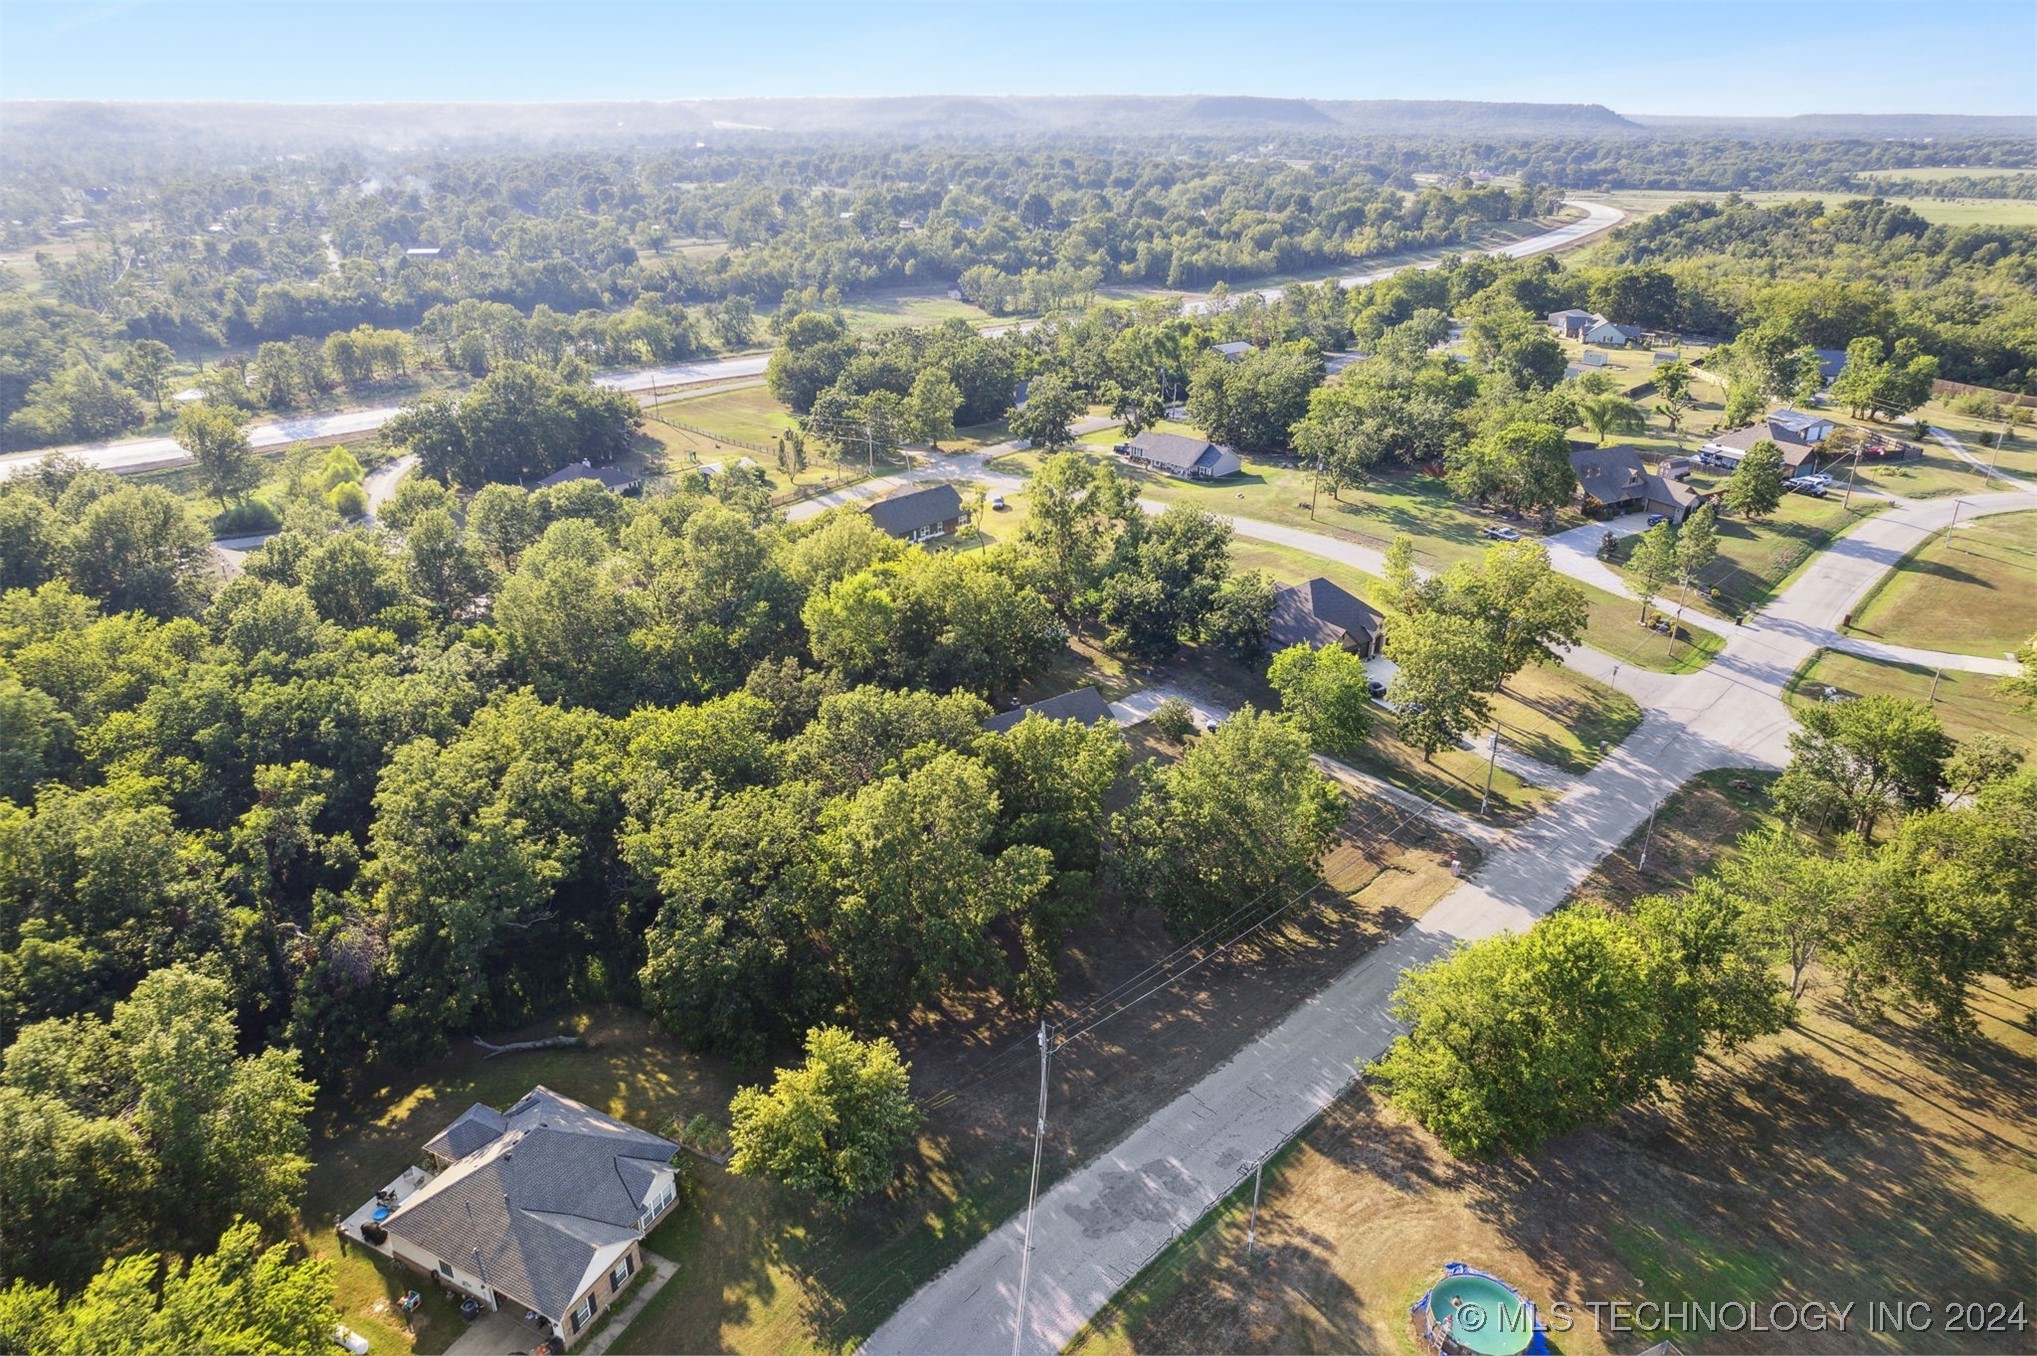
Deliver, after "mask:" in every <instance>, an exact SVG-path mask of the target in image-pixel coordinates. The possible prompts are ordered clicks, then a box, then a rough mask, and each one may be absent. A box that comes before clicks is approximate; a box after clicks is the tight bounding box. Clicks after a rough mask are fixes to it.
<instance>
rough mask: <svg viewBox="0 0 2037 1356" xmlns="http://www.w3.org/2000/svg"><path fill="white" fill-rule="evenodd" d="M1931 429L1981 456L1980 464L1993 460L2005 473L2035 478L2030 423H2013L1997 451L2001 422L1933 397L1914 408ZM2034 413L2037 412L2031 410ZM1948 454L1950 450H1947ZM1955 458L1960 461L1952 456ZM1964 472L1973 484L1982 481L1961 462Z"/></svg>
mask: <svg viewBox="0 0 2037 1356" xmlns="http://www.w3.org/2000/svg"><path fill="white" fill-rule="evenodd" d="M1917 413H1918V414H1919V415H1921V416H1923V419H1924V421H1925V422H1926V423H1927V424H1929V425H1930V426H1931V427H1932V428H1936V429H1942V430H1944V431H1945V432H1947V433H1949V434H1951V435H1952V436H1953V437H1955V438H1957V439H1959V441H1960V443H1961V444H1963V445H1964V446H1965V448H1966V450H1967V451H1968V452H1970V453H1972V454H1973V455H1974V456H1976V457H1978V458H1980V460H1981V461H1982V462H1983V463H1990V462H1991V463H1992V464H1993V465H1994V468H1995V469H1996V470H1997V471H2000V472H2002V473H2003V474H2004V475H2012V476H2025V477H2037V427H2032V426H2031V425H2029V424H2017V425H2012V426H2011V427H2010V429H2009V437H2008V441H2007V442H2006V443H2004V444H2003V445H2002V448H2001V450H2000V451H1999V452H1997V451H1996V450H1995V444H1994V440H1995V436H1996V434H1998V433H1999V432H2000V431H2001V427H2002V421H2001V420H1999V419H1993V418H1983V417H1981V416H1978V415H1972V414H1967V413H1965V412H1964V411H1960V410H1955V409H1953V408H1952V407H1951V406H1950V405H1948V404H1947V403H1946V402H1944V401H1942V400H1934V401H1932V402H1931V403H1930V404H1928V405H1926V406H1925V407H1924V408H1923V409H1921V410H1919V411H1917ZM2033 413H2037V411H2033ZM1945 455H1947V456H1950V455H1951V453H1950V452H1949V451H1947V452H1946V454H1945ZM1953 460H1954V461H1959V459H1958V458H1956V457H1954V458H1953ZM1959 464H1960V465H1961V466H1964V467H1965V468H1966V474H1967V475H1968V477H1969V478H1970V480H1971V483H1972V484H1973V485H1975V486H1976V487H1979V486H1981V485H1982V484H1983V480H1982V477H1981V474H1980V472H1979V471H1977V470H1975V469H1974V467H1972V466H1971V465H1968V464H1967V463H1966V462H1964V461H1959Z"/></svg>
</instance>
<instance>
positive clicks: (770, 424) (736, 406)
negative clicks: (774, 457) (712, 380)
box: [645, 382, 794, 443]
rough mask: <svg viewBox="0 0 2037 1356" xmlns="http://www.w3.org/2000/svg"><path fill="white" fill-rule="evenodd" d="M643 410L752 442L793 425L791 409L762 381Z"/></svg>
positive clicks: (774, 435)
mask: <svg viewBox="0 0 2037 1356" xmlns="http://www.w3.org/2000/svg"><path fill="white" fill-rule="evenodd" d="M645 413H646V414H647V415H649V416H651V417H653V418H664V419H673V420H677V421H678V422H680V423H684V424H697V425H699V426H700V427H702V428H704V429H708V430H710V431H712V432H714V433H720V434H723V435H725V436H727V437H730V438H740V439H742V440H743V441H744V442H752V443H770V442H775V441H777V438H778V435H779V434H781V433H784V432H786V431H788V430H789V429H791V428H793V427H794V420H793V417H792V411H790V410H788V409H786V408H785V406H783V405H781V404H779V403H778V400H777V397H775V396H773V395H772V394H771V392H770V390H769V389H768V388H767V387H765V386H764V384H763V383H762V382H759V383H758V384H756V385H755V386H739V387H734V388H732V389H723V390H718V391H710V392H708V393H706V394H704V395H696V396H684V397H680V398H678V399H674V400H667V401H664V402H662V403H661V404H659V405H658V406H657V407H656V408H655V409H650V410H647V411H645Z"/></svg>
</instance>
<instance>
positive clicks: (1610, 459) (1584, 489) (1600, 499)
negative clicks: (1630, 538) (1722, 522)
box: [1570, 443, 1708, 524]
mask: <svg viewBox="0 0 2037 1356" xmlns="http://www.w3.org/2000/svg"><path fill="white" fill-rule="evenodd" d="M1570 469H1571V470H1572V471H1573V472H1575V473H1576V475H1577V500H1578V505H1579V507H1581V508H1582V509H1583V510H1584V511H1585V512H1586V513H1587V514H1591V515H1594V516H1599V517H1607V518H1617V517H1619V516H1620V515H1622V514H1626V513H1640V512H1644V511H1645V512H1648V513H1661V514H1665V515H1667V516H1668V518H1669V521H1671V522H1672V523H1679V524H1680V523H1682V522H1683V520H1684V519H1685V518H1687V517H1689V516H1690V514H1691V512H1692V510H1694V509H1696V508H1697V506H1698V505H1700V504H1702V503H1704V502H1705V500H1706V498H1707V497H1708V496H1706V495H1705V494H1704V493H1703V492H1702V491H1700V490H1697V489H1695V488H1693V487H1692V486H1689V485H1686V484H1684V483H1683V482H1682V481H1681V480H1675V479H1671V478H1669V477H1666V476H1660V475H1656V474H1655V473H1654V472H1652V471H1650V470H1648V469H1647V468H1646V467H1645V466H1643V465H1642V464H1641V453H1640V452H1639V451H1638V450H1637V449H1636V448H1634V447H1633V446H1631V445H1630V444H1627V443H1616V444H1615V445H1613V446H1612V447H1574V448H1572V449H1571V451H1570Z"/></svg>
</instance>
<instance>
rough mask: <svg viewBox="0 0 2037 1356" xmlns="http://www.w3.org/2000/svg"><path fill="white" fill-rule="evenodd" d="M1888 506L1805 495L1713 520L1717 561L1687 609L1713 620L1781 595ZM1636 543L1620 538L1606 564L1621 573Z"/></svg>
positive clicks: (1670, 595) (1703, 483) (1673, 596)
mask: <svg viewBox="0 0 2037 1356" xmlns="http://www.w3.org/2000/svg"><path fill="white" fill-rule="evenodd" d="M1691 480H1692V483H1693V484H1696V485H1698V486H1699V487H1700V488H1713V487H1716V486H1717V485H1719V484H1722V483H1723V481H1712V480H1707V479H1704V478H1701V477H1698V476H1693V477H1691ZM1887 507H1888V505H1887V504H1886V503H1885V502H1883V501H1882V500H1879V499H1870V498H1868V497H1866V496H1864V495H1858V494H1856V495H1855V496H1853V503H1852V504H1851V505H1850V506H1842V504H1841V497H1840V496H1838V495H1832V496H1829V497H1827V498H1824V499H1814V498H1812V497H1811V496H1809V495H1807V494H1785V495H1784V496H1783V497H1782V502H1781V504H1780V505H1778V506H1777V508H1776V511H1775V512H1774V513H1772V514H1770V515H1769V516H1767V517H1766V518H1761V519H1752V518H1744V517H1740V516H1739V515H1737V514H1734V515H1724V516H1721V517H1719V518H1718V520H1717V521H1718V536H1719V555H1718V559H1716V560H1714V561H1713V562H1712V564H1711V565H1710V566H1708V567H1707V568H1706V569H1705V570H1704V571H1703V572H1702V573H1701V574H1700V575H1699V576H1698V579H1697V583H1696V586H1694V587H1693V588H1692V589H1691V590H1690V593H1689V599H1688V606H1689V607H1692V608H1696V609H1699V610H1702V611H1705V612H1709V613H1711V614H1712V615H1713V616H1718V617H1733V616H1738V615H1741V614H1743V613H1745V612H1747V611H1750V610H1752V609H1753V608H1756V607H1759V606H1760V605H1761V604H1762V603H1765V602H1767V601H1768V600H1769V599H1770V598H1772V597H1774V596H1775V594H1776V593H1778V592H1780V591H1781V589H1782V587H1783V586H1784V585H1785V584H1787V583H1788V582H1789V580H1790V577H1791V576H1792V575H1794V574H1795V573H1796V572H1797V571H1798V570H1799V569H1801V568H1802V567H1803V565H1804V564H1805V562H1807V561H1808V560H1809V559H1810V558H1811V557H1812V556H1813V555H1814V554H1816V553H1817V552H1818V551H1821V550H1823V549H1824V548H1825V547H1826V546H1828V545H1830V544H1831V543H1832V541H1833V540H1834V539H1835V538H1838V537H1842V536H1844V535H1845V534H1846V533H1848V532H1851V531H1852V530H1853V529H1854V528H1855V527H1857V526H1859V524H1860V523H1862V522H1863V521H1865V520H1866V519H1868V518H1871V517H1873V516H1874V515H1875V514H1877V513H1880V512H1881V511H1882V510H1884V509H1885V508H1887ZM1639 541H1640V538H1639V537H1637V536H1627V537H1623V538H1621V539H1620V544H1619V546H1618V547H1616V548H1615V549H1614V552H1613V556H1612V559H1611V562H1610V563H1611V564H1612V565H1613V566H1614V567H1615V568H1616V569H1619V570H1620V572H1621V573H1622V574H1625V573H1626V564H1627V561H1628V560H1629V559H1630V558H1631V557H1632V556H1633V553H1634V548H1635V546H1636V545H1638V544H1639ZM1712 589H1717V590H1718V591H1719V596H1718V597H1717V598H1713V597H1712V596H1711V595H1710V590H1712ZM1682 596H1683V595H1682V594H1681V592H1680V591H1679V590H1678V589H1677V588H1676V587H1675V586H1670V587H1669V589H1668V591H1667V592H1666V593H1664V594H1663V595H1662V596H1661V597H1660V598H1659V599H1658V600H1657V601H1658V603H1659V604H1661V605H1663V606H1665V607H1668V608H1670V609H1672V610H1673V609H1674V608H1675V606H1676V604H1677V602H1678V600H1679V598H1681V597H1682Z"/></svg>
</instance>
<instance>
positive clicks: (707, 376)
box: [0, 198, 1622, 479]
mask: <svg viewBox="0 0 2037 1356" xmlns="http://www.w3.org/2000/svg"><path fill="white" fill-rule="evenodd" d="M1564 201H1565V203H1567V204H1568V205H1569V206H1572V207H1577V208H1582V209H1583V211H1584V213H1585V215H1584V217H1583V218H1582V219H1581V220H1578V221H1572V222H1568V223H1566V224H1564V225H1562V226H1558V227H1556V228H1555V229H1553V230H1548V231H1544V232H1542V233H1541V234H1540V235H1534V236H1529V237H1528V238H1527V239H1525V240H1516V241H1515V242H1514V243H1513V244H1511V245H1502V246H1501V247H1500V248H1498V249H1496V250H1492V251H1490V252H1491V253H1493V254H1496V255H1504V256H1506V257H1507V258H1510V259H1522V258H1526V257H1528V256H1529V255H1534V254H1546V253H1547V252H1549V251H1550V250H1559V249H1563V248H1565V247H1566V246H1569V245H1574V244H1576V243H1577V242H1578V241H1580V240H1584V239H1587V238H1589V237H1591V236H1594V235H1597V234H1598V233H1599V232H1601V231H1605V230H1608V229H1610V228H1611V227H1613V226H1617V225H1618V224H1619V223H1620V221H1621V219H1622V213H1620V212H1619V211H1618V210H1616V209H1614V208H1611V207H1607V206H1606V205H1605V204H1603V203H1595V202H1584V201H1580V200H1573V199H1568V198H1566V199H1564ZM1440 263H1441V261H1440V260H1437V261H1434V262H1431V263H1426V264H1404V265H1402V266H1401V267H1399V268H1388V269H1381V270H1379V271H1378V272H1376V273H1358V274H1353V275H1352V276H1350V277H1348V278H1341V279H1339V280H1338V281H1339V282H1341V283H1342V284H1343V285H1344V286H1346V287H1356V286H1360V285H1362V284H1365V283H1372V282H1378V281H1379V280H1380V279H1381V278H1388V277H1391V276H1393V275H1394V274H1395V273H1399V272H1402V271H1404V270H1405V269H1409V268H1423V269H1429V268H1436V267H1438V266H1439V265H1440ZM1283 290H1284V289H1282V288H1278V287H1269V288H1265V289H1262V290H1261V291H1260V295H1261V296H1263V297H1266V298H1268V299H1269V300H1270V299H1273V298H1277V297H1279V296H1280V295H1281V293H1282V291H1283ZM1208 305H1209V303H1208V302H1207V301H1190V302H1186V303H1184V309H1186V310H1189V311H1200V310H1204V309H1207V307H1208ZM1019 323H1021V324H1022V323H1024V322H1019ZM1010 328H1012V325H1010V324H1005V325H1001V326H990V327H988V329H987V330H986V332H991V331H996V330H1000V329H1010ZM769 361H770V354H768V353H742V354H736V355H733V356H731V357H727V358H708V359H702V360H700V361H698V362H686V363H672V364H669V365H667V366H664V367H647V368H641V369H638V370H635V371H628V372H610V373H606V374H604V375H602V376H599V377H596V378H595V384H596V385H599V386H609V387H613V388H614V389H616V390H618V391H627V392H629V393H630V394H632V395H638V394H642V393H644V392H647V391H653V390H662V389H663V388H665V387H667V386H694V385H700V384H702V383H705V382H714V381H729V380H734V379H737V378H741V377H754V376H758V375H760V374H762V372H763V371H764V365H765V364H766V363H767V362H769ZM396 411H397V407H396V406H394V405H378V406H375V407H372V408H368V409H355V410H335V411H333V412H332V413H330V414H307V415H300V416H296V417H293V418H287V419H269V420H264V421H263V422H261V423H259V424H255V425H253V426H251V427H250V428H249V429H248V441H249V442H250V443H252V444H253V445H254V447H255V450H256V451H261V450H263V449H266V448H276V447H286V446H288V445H289V444H291V443H300V442H304V441H307V440H308V439H312V438H344V437H348V436H351V435H354V434H361V433H373V432H374V431H375V430H376V429H378V428H380V427H382V425H384V424H386V423H388V422H389V421H390V420H391V419H393V418H395V417H396ZM58 452H65V453H70V454H71V455H74V456H77V457H81V458H83V459H84V460H85V461H87V462H90V463H91V464H92V465H94V466H97V467H99V468H100V469H101V470H106V471H116V472H120V473H122V474H131V473H133V472H137V471H155V470H160V469H162V468H164V467H169V466H182V465H184V464H185V463H187V462H188V461H190V457H189V455H188V454H186V453H185V451H184V449H183V448H181V447H179V446H177V443H176V440H175V439H172V438H167V437H155V438H123V439H120V440H119V441H116V442H108V443H87V444H82V445H77V446H72V447H56V448H46V449H43V450H41V451H36V452H27V453H20V454H16V455H11V456H8V457H4V458H0V479H5V478H6V477H7V476H10V475H12V474H14V472H15V470H16V468H18V467H23V466H29V465H33V464H34V463H35V462H36V461H38V460H40V459H41V458H43V457H46V456H50V455H53V454H54V453H58Z"/></svg>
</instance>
